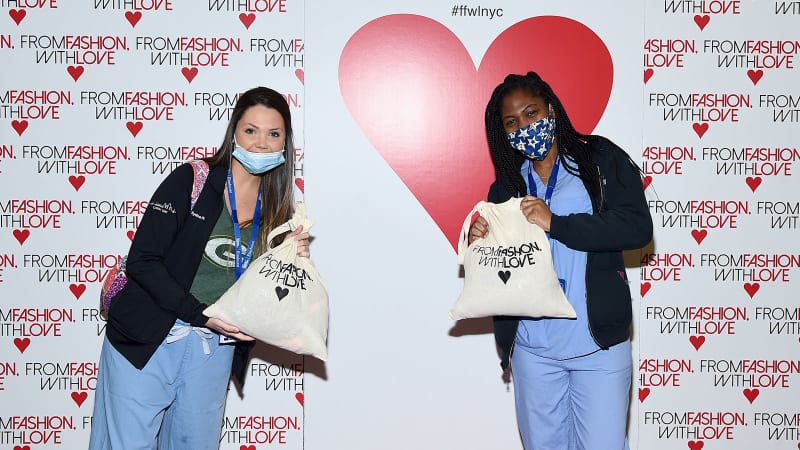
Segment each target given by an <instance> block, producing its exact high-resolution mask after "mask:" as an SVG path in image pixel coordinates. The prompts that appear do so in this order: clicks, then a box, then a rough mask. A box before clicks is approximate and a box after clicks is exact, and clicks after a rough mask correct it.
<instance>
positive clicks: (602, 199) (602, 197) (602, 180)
mask: <svg viewBox="0 0 800 450" xmlns="http://www.w3.org/2000/svg"><path fill="white" fill-rule="evenodd" d="M595 167H596V168H597V179H598V183H599V184H600V203H599V204H598V205H597V209H596V211H595V213H598V212H600V209H602V208H603V203H605V178H603V174H602V173H601V172H600V166H598V165H595ZM591 256H592V254H591V252H589V253H587V254H586V273H585V274H584V284H585V286H586V292H585V293H584V296H585V297H586V299H585V300H586V320H587V321H588V324H587V325H588V326H589V335H590V336H592V339H593V340H594V342H595V344H597V345H598V346H599V347H600V348H607V347H604V346H603V344H601V343H600V341H598V340H597V337H596V336H595V335H594V330H593V329H592V319H591V317H589V315H590V313H589V268H590V267H591V264H589V259H590V258H591Z"/></svg>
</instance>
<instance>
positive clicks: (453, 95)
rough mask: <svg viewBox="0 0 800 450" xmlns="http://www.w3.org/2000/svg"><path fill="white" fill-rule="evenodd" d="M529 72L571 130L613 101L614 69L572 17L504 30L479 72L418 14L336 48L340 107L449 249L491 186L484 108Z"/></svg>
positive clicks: (374, 24)
mask: <svg viewBox="0 0 800 450" xmlns="http://www.w3.org/2000/svg"><path fill="white" fill-rule="evenodd" d="M528 71H536V72H538V73H539V75H541V76H542V78H543V79H544V80H545V81H547V82H548V83H550V85H551V86H552V87H553V90H554V91H555V92H556V95H558V96H559V98H560V99H561V101H562V102H563V103H564V106H565V108H566V109H567V111H568V112H569V114H570V119H571V120H572V123H573V125H574V126H575V128H576V129H578V130H579V131H581V132H584V133H590V132H592V131H593V130H594V128H595V126H596V125H597V122H598V121H599V120H600V117H601V116H602V114H603V111H604V110H605V108H606V105H607V104H608V99H609V96H610V94H611V85H612V81H613V63H612V61H611V54H610V53H609V51H608V48H606V46H605V44H604V43H603V41H602V40H601V39H600V38H599V37H598V36H597V35H596V34H595V33H594V32H593V31H592V30H590V29H589V28H587V27H586V26H585V25H583V24H581V23H580V22H577V21H575V20H572V19H568V18H565V17H555V16H543V17H533V18H530V19H526V20H523V21H521V22H518V23H516V24H514V25H512V26H511V27H509V28H507V29H506V30H505V31H503V32H502V33H500V35H499V36H497V38H495V40H494V41H493V42H492V43H491V45H490V46H489V48H488V49H487V50H486V53H485V54H484V56H483V59H482V60H481V62H480V67H479V68H478V70H476V69H475V64H474V63H473V60H472V58H471V57H470V55H469V53H468V52H467V50H466V49H465V48H464V45H463V44H462V43H461V41H460V40H459V39H458V37H457V36H456V35H455V34H453V32H451V31H450V30H449V29H448V28H447V27H445V26H444V25H442V24H440V23H439V22H436V21H435V20H432V19H429V18H427V17H422V16H418V15H411V14H394V15H389V16H383V17H379V18H377V19H375V20H373V21H371V22H369V23H367V24H366V25H364V26H363V27H361V28H360V29H358V31H356V32H355V33H354V34H353V36H352V37H351V38H350V40H349V41H348V42H347V44H346V45H345V47H344V50H342V55H341V58H340V60H339V86H340V89H341V92H342V97H343V98H344V101H345V104H346V105H347V108H348V109H349V110H350V113H351V114H352V116H353V118H354V119H355V121H356V122H357V123H358V125H359V126H360V127H361V130H362V131H363V132H364V134H365V135H366V136H367V138H368V139H369V141H370V142H371V143H372V145H373V146H374V147H375V148H376V149H377V150H378V152H379V153H380V154H381V156H383V158H384V159H385V160H386V162H388V163H389V165H390V166H391V167H392V169H393V170H394V171H395V173H397V175H398V176H399V177H400V179H401V180H403V183H405V185H406V186H407V187H408V188H409V189H410V190H411V192H412V193H413V194H414V196H415V197H416V198H417V200H419V202H420V204H422V206H423V207H424V208H425V210H426V211H427V212H428V214H429V215H430V216H431V218H433V220H434V221H435V222H436V224H437V225H438V226H439V228H440V229H441V230H442V232H443V233H444V234H445V236H446V237H447V238H448V240H449V241H450V243H451V244H452V245H453V248H456V243H457V241H458V235H459V232H460V229H461V225H462V223H463V221H464V218H465V217H466V215H467V214H468V213H469V211H470V210H471V209H472V207H473V206H474V205H475V203H477V202H478V201H479V200H485V199H486V193H487V192H488V189H489V184H490V183H491V182H492V181H493V179H494V176H493V174H494V169H493V167H492V163H491V159H490V156H489V150H488V146H487V143H486V134H485V131H484V120H483V117H484V109H485V107H486V103H487V102H488V100H489V97H490V96H491V93H492V90H493V89H494V87H495V86H497V85H498V84H499V83H501V82H502V81H503V78H504V77H505V76H506V75H507V74H509V73H518V74H524V73H527V72H528Z"/></svg>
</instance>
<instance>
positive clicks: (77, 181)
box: [69, 175, 86, 192]
mask: <svg viewBox="0 0 800 450" xmlns="http://www.w3.org/2000/svg"><path fill="white" fill-rule="evenodd" d="M84 182H86V177H85V176H83V175H78V176H77V177H76V176H75V175H70V176H69V184H71V185H72V187H73V188H75V192H77V191H78V190H79V189H80V188H81V186H83V183H84Z"/></svg>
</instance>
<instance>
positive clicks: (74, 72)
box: [67, 66, 83, 81]
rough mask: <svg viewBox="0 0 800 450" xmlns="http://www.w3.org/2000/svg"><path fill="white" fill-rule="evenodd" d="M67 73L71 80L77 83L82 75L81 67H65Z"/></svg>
mask: <svg viewBox="0 0 800 450" xmlns="http://www.w3.org/2000/svg"><path fill="white" fill-rule="evenodd" d="M67 73H68V74H69V76H71V77H72V79H73V80H75V81H78V78H80V77H81V75H83V66H67Z"/></svg>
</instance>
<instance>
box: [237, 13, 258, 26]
mask: <svg viewBox="0 0 800 450" xmlns="http://www.w3.org/2000/svg"><path fill="white" fill-rule="evenodd" d="M239 20H240V21H241V22H242V24H244V27H245V28H247V29H248V30H249V29H250V25H252V24H253V22H255V21H256V15H255V14H253V13H250V14H245V13H241V14H239Z"/></svg>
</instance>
